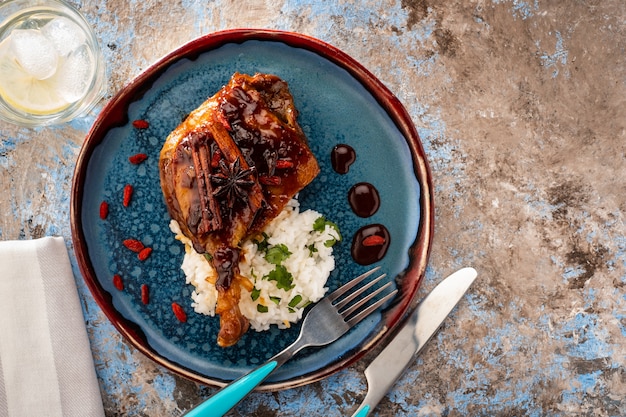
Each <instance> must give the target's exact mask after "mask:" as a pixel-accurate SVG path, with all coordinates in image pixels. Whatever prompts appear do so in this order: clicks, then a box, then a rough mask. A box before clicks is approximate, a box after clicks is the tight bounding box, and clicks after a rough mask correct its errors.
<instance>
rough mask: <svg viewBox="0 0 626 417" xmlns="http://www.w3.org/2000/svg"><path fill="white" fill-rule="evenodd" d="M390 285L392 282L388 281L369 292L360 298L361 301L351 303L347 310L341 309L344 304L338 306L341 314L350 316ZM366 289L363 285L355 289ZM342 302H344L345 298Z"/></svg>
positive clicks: (345, 316) (346, 316) (344, 316)
mask: <svg viewBox="0 0 626 417" xmlns="http://www.w3.org/2000/svg"><path fill="white" fill-rule="evenodd" d="M379 278H382V276H380V277H379ZM390 285H391V282H388V283H386V284H385V285H383V286H382V287H380V288H378V289H376V290H375V291H374V292H372V293H370V294H367V295H366V296H364V297H363V298H362V299H360V300H359V301H357V302H356V303H354V304H353V305H351V306H350V307H349V308H347V309H345V310H342V309H341V308H343V307H344V306H343V305H342V306H341V308H339V307H338V308H337V310H338V311H339V314H341V315H342V316H343V318H348V317H349V316H350V315H351V314H352V313H354V312H355V311H358V310H359V309H360V308H361V307H363V306H364V305H365V304H367V303H368V302H369V301H370V300H373V299H374V298H375V297H376V296H377V295H378V294H380V293H381V292H383V291H385V290H386V289H387V288H389V286H390ZM365 289H366V288H365V287H363V288H362V289H360V290H359V291H355V292H362V290H365ZM341 302H342V303H343V300H342V301H341Z"/></svg>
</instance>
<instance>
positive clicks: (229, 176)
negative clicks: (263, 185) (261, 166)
mask: <svg viewBox="0 0 626 417" xmlns="http://www.w3.org/2000/svg"><path fill="white" fill-rule="evenodd" d="M218 168H219V170H218V172H217V173H215V174H211V182H212V183H213V184H215V185H216V187H215V188H214V189H213V196H215V197H221V196H224V195H225V196H226V199H227V201H228V203H229V205H232V204H233V203H234V200H235V199H238V200H240V201H241V202H243V203H246V202H247V201H248V191H249V189H250V188H251V187H252V186H253V185H254V183H255V182H254V179H252V174H253V173H254V172H255V169H254V167H250V168H248V169H242V168H241V160H240V158H239V157H237V159H235V161H234V162H232V163H230V164H227V163H226V161H225V160H224V159H220V161H219V164H218Z"/></svg>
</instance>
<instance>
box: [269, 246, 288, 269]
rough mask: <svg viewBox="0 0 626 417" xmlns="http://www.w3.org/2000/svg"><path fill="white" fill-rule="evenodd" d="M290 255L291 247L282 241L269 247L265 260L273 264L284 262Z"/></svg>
mask: <svg viewBox="0 0 626 417" xmlns="http://www.w3.org/2000/svg"><path fill="white" fill-rule="evenodd" d="M289 256H291V252H289V248H288V247H287V246H286V245H284V244H282V243H280V244H278V245H275V246H272V247H271V248H268V249H267V251H266V252H265V260H266V261H267V262H269V263H271V264H272V265H280V264H282V263H283V261H284V260H285V259H287V258H289Z"/></svg>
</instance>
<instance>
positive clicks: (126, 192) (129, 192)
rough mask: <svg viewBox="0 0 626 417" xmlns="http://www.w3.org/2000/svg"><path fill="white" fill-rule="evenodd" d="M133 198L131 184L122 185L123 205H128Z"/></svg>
mask: <svg viewBox="0 0 626 417" xmlns="http://www.w3.org/2000/svg"><path fill="white" fill-rule="evenodd" d="M132 198H133V186H132V185H130V184H126V185H125V186H124V200H123V202H122V203H123V204H124V207H128V205H129V204H130V200H131V199H132Z"/></svg>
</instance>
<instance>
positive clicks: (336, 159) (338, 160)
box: [330, 145, 356, 174]
mask: <svg viewBox="0 0 626 417" xmlns="http://www.w3.org/2000/svg"><path fill="white" fill-rule="evenodd" d="M355 160H356V152H355V151H354V149H353V148H352V147H351V146H350V145H336V146H335V147H334V148H333V150H332V151H331V153H330V163H331V165H332V167H333V169H334V170H335V172H337V173H339V174H347V173H348V171H349V170H350V165H352V164H353V163H354V161H355Z"/></svg>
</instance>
